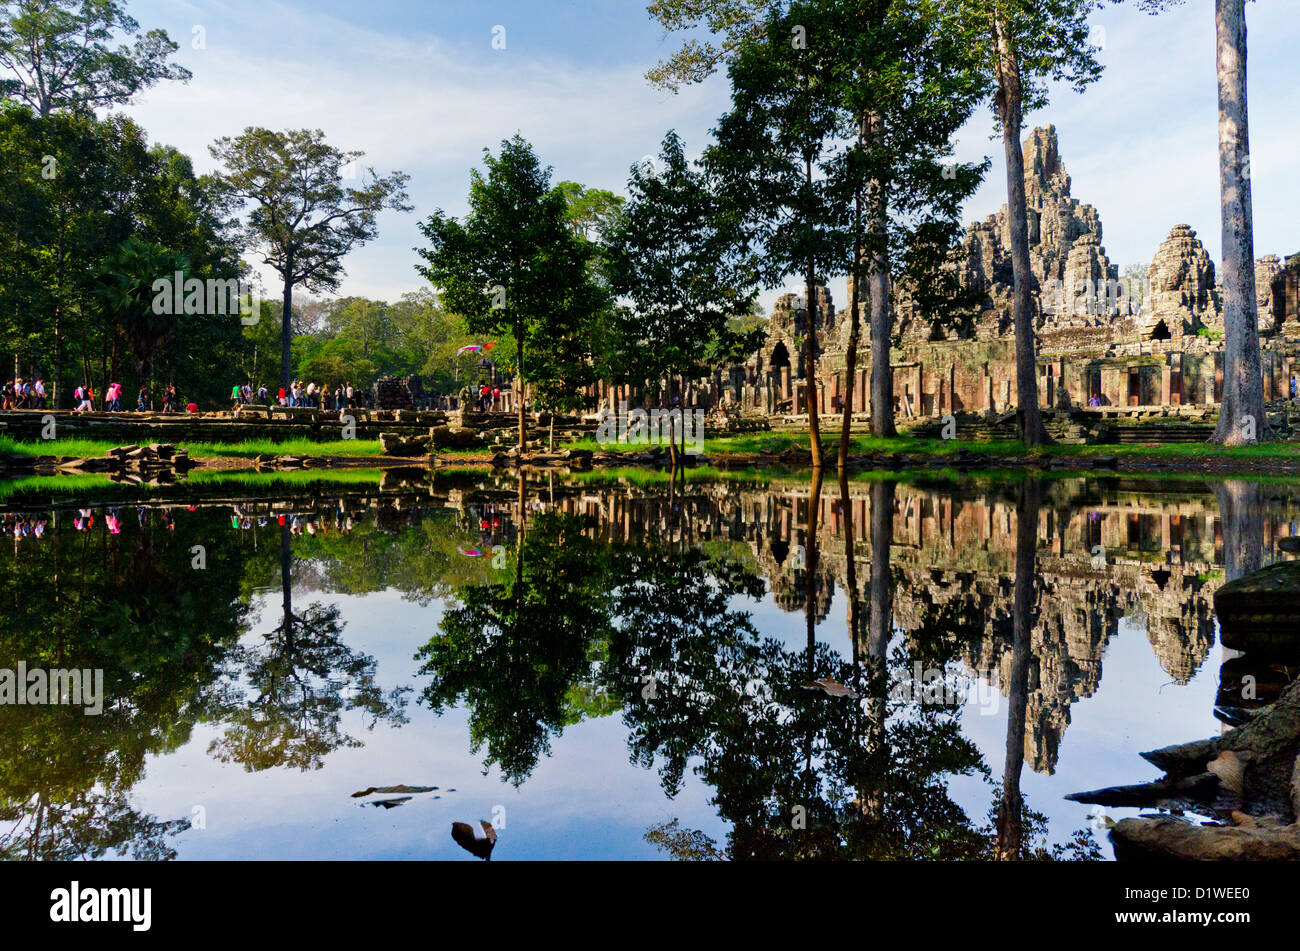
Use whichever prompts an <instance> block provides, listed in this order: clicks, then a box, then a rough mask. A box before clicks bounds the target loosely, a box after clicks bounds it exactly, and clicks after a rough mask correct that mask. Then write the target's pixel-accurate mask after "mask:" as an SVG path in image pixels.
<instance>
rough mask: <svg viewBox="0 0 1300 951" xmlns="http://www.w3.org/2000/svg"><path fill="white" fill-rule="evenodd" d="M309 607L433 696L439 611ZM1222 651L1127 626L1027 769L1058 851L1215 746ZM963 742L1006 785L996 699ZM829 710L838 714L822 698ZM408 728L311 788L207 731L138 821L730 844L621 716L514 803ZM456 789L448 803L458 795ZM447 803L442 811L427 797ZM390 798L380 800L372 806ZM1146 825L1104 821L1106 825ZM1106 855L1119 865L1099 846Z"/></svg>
mask: <svg viewBox="0 0 1300 951" xmlns="http://www.w3.org/2000/svg"><path fill="white" fill-rule="evenodd" d="M315 600H323V601H327V602H330V603H334V604H337V605H338V606H339V607H340V608H341V609H342V612H343V619H344V620H346V622H347V625H346V627H345V628H344V632H343V637H344V641H345V643H347V644H348V645H349V646H350V647H352V648H353V649H356V650H361V651H364V652H366V653H369V654H372V655H374V657H375V658H376V660H377V661H378V671H377V678H376V679H377V682H378V683H379V684H381V685H382V686H383V687H384V688H385V689H390V688H391V687H393V686H397V685H401V684H410V683H414V684H416V685H417V689H416V694H418V692H419V687H420V686H421V685H422V683H423V679H422V678H419V677H418V676H417V669H418V667H419V663H418V662H417V661H416V660H415V659H414V657H413V655H414V654H415V651H416V650H417V649H418V648H419V647H420V646H421V645H422V644H423V643H424V642H425V641H426V640H427V639H428V637H429V636H430V634H431V633H432V632H433V631H435V630H436V628H437V625H438V622H439V619H440V618H441V613H442V607H441V605H440V604H438V603H437V602H434V603H432V604H430V606H429V607H427V608H421V607H420V606H419V605H416V604H414V603H412V602H409V601H405V600H403V599H402V598H401V596H400V595H399V594H398V593H396V592H393V591H387V592H384V593H381V594H374V595H368V596H364V597H355V596H339V595H321V594H319V593H316V592H312V593H297V594H295V598H294V602H295V607H296V608H300V607H302V606H305V605H306V604H307V603H309V602H311V601H315ZM733 604H734V606H736V607H738V608H748V609H750V610H751V611H752V612H753V616H754V620H755V623H756V625H757V626H758V628H759V630H760V631H761V632H762V633H763V634H764V635H765V636H769V637H773V638H776V639H777V640H778V641H780V642H781V643H782V644H783V645H784V646H785V647H786V648H787V649H788V650H791V651H799V650H802V649H803V648H804V646H805V645H806V643H807V637H806V627H805V620H804V615H803V614H802V613H801V612H793V613H791V612H786V611H783V610H781V609H780V608H779V607H778V606H777V605H775V603H773V601H772V600H771V597H770V595H769V596H767V597H765V598H764V599H763V601H762V602H761V603H759V604H752V603H746V602H745V601H744V600H743V599H740V600H737V601H735V602H733ZM278 608H279V602H278V598H277V597H276V596H275V595H269V596H268V597H266V598H264V599H261V603H260V616H261V621H260V623H259V624H258V625H257V627H255V628H254V630H253V632H252V633H254V634H260V633H262V632H264V631H266V630H269V629H270V628H271V627H272V626H274V624H275V622H276V619H277V611H278ZM845 609H846V602H845V599H844V595H843V592H842V591H839V590H837V591H836V594H835V597H834V600H833V601H832V604H831V607H830V612H829V615H828V617H827V618H826V620H825V621H823V622H822V623H821V624H819V625H818V627H817V637H818V640H819V641H820V642H822V643H825V644H828V645H830V646H831V647H832V648H833V649H834V650H835V651H836V652H837V653H839V654H840V655H841V656H843V657H845V658H848V656H849V653H850V649H849V636H848V632H847V626H846V623H845ZM1220 654H1221V650H1220V648H1218V647H1217V646H1216V647H1215V648H1214V650H1213V652H1212V653H1211V656H1210V657H1209V658H1208V659H1207V661H1206V662H1205V663H1204V664H1203V665H1202V667H1201V669H1200V671H1199V672H1198V674H1197V675H1196V677H1195V678H1194V679H1193V680H1192V681H1191V683H1190V684H1188V685H1185V686H1179V685H1177V684H1174V683H1172V682H1170V679H1169V676H1168V674H1166V673H1165V672H1164V671H1163V670H1162V669H1161V668H1160V665H1159V663H1158V661H1157V659H1156V657H1155V654H1154V652H1153V651H1152V649H1151V645H1150V643H1149V642H1148V641H1147V638H1146V632H1145V631H1144V630H1142V629H1140V628H1138V627H1135V626H1134V624H1133V623H1131V621H1130V620H1129V619H1124V620H1122V621H1121V622H1120V624H1119V632H1118V634H1117V636H1115V637H1113V638H1111V640H1110V642H1109V644H1108V646H1107V648H1106V651H1105V655H1104V657H1103V673H1102V684H1101V687H1100V688H1099V690H1098V692H1097V693H1096V694H1095V695H1094V696H1092V697H1090V698H1087V699H1083V700H1080V701H1077V702H1075V703H1074V704H1072V705H1071V707H1070V723H1069V726H1068V728H1067V729H1066V731H1065V735H1064V738H1063V740H1062V742H1061V746H1060V755H1059V759H1058V762H1057V769H1056V773H1055V774H1054V775H1051V776H1048V775H1044V774H1038V773H1035V772H1034V771H1033V770H1032V768H1031V767H1030V765H1029V762H1026V765H1025V768H1024V771H1023V774H1022V780H1021V788H1022V790H1023V793H1024V796H1025V800H1026V803H1027V804H1028V805H1029V807H1031V808H1033V809H1035V810H1037V811H1039V812H1042V813H1044V814H1046V816H1047V817H1048V823H1049V825H1048V828H1049V834H1050V836H1051V839H1052V841H1053V842H1062V841H1065V840H1067V839H1068V838H1069V836H1070V835H1071V833H1072V832H1073V831H1074V830H1076V829H1080V828H1087V827H1088V826H1089V823H1090V812H1091V810H1092V808H1093V807H1091V806H1086V805H1082V804H1078V803H1071V802H1066V801H1065V800H1064V799H1063V798H1062V797H1063V796H1064V795H1065V794H1067V793H1070V792H1076V791H1079V790H1084V789H1096V788H1100V787H1103V786H1110V785H1117V784H1124V783H1132V782H1138V781H1141V780H1143V779H1154V778H1156V777H1157V775H1158V771H1157V770H1155V769H1154V767H1151V766H1148V765H1147V764H1146V763H1145V762H1144V761H1143V760H1141V759H1140V758H1139V757H1138V753H1139V752H1141V751H1143V750H1149V749H1154V748H1157V747H1160V746H1164V745H1167V744H1170V743H1177V742H1183V741H1186V740H1188V739H1192V738H1199V737H1202V736H1211V735H1213V734H1215V733H1217V732H1218V731H1219V728H1220V727H1219V724H1218V721H1216V720H1215V719H1214V717H1213V715H1212V709H1213V705H1214V696H1215V689H1216V686H1217V680H1218V671H1219V664H1220V661H1221V657H1220ZM968 698H969V699H968V702H967V705H966V709H965V711H964V713H963V729H964V732H965V734H966V735H967V736H968V737H969V738H970V739H971V740H972V741H974V742H975V743H976V744H977V745H978V747H979V749H980V751H981V752H982V753H983V755H984V759H985V762H986V763H987V764H988V766H989V768H990V769H991V770H992V772H993V774H994V775H995V776H996V777H1000V776H1001V770H1002V766H1003V759H1004V751H1005V745H1006V716H1007V703H1006V699H1005V698H1004V697H1002V696H1001V695H999V696H998V699H997V704H996V707H995V710H994V712H993V713H992V714H981V711H980V706H979V699H978V696H977V695H975V694H974V693H973V692H972V693H971V694H968ZM827 702H828V703H834V702H837V701H835V700H833V699H831V698H827ZM407 713H408V716H409V717H410V721H411V722H410V723H408V724H407V725H405V726H403V727H401V728H398V729H393V728H391V727H386V726H380V727H377V728H376V729H375V730H374V731H373V732H367V731H365V730H364V729H363V727H362V726H361V720H360V717H359V716H358V715H357V714H355V713H350V714H346V715H345V717H344V728H345V729H346V730H347V732H349V733H350V734H352V735H353V736H355V737H357V738H359V739H361V740H362V741H363V743H364V746H362V747H360V748H356V749H339V750H336V751H334V752H332V753H330V754H329V755H328V756H327V757H326V758H325V763H324V766H323V768H321V769H320V770H317V771H308V772H300V771H297V770H292V769H283V768H279V769H270V770H266V771H263V772H260V773H248V772H245V771H244V770H243V768H242V767H240V766H238V765H223V764H221V763H218V762H217V761H216V760H215V759H213V758H212V757H211V756H210V755H209V754H208V753H207V746H208V743H209V742H210V741H211V740H212V738H213V737H214V736H215V735H217V734H216V731H214V729H213V728H212V727H208V726H200V727H197V728H196V729H195V731H194V737H193V739H192V741H191V742H190V743H189V744H188V745H187V746H185V747H183V748H182V749H180V750H178V751H176V752H175V753H173V754H169V755H165V756H161V757H153V758H151V759H150V760H149V762H148V765H147V773H146V777H145V779H144V781H142V782H141V783H140V784H138V785H137V786H136V787H135V789H134V793H133V798H134V801H135V804H136V805H137V807H138V808H141V809H143V810H145V811H147V812H152V813H154V814H155V815H158V816H159V817H160V818H173V817H179V816H192V815H193V809H194V807H195V806H196V805H202V806H203V807H204V809H205V811H206V822H207V828H206V829H198V828H195V829H191V830H190V831H188V832H185V833H183V834H182V835H181V836H179V838H178V839H177V840H175V841H176V843H177V847H178V851H179V855H180V857H181V858H182V859H186V858H188V859H237V858H259V859H262V858H265V859H309V858H323V859H330V858H373V859H464V860H469V861H474V859H473V858H472V857H471V856H470V855H469V854H468V853H466V852H464V851H463V850H461V849H460V847H459V846H457V845H456V844H455V843H454V842H453V841H452V840H451V837H450V825H451V823H452V822H453V821H475V820H478V819H488V820H491V818H492V817H493V814H494V813H493V810H494V808H495V807H498V806H503V807H504V809H505V822H506V826H505V829H504V830H503V831H502V834H501V840H500V842H499V843H498V846H497V849H496V851H495V853H494V855H493V858H494V859H495V860H502V859H541V858H560V859H565V858H573V859H577V858H596V859H599V858H639V859H653V858H661V857H662V855H661V853H659V852H658V851H657V850H656V849H655V848H654V847H653V846H652V845H650V844H649V843H647V842H646V841H645V839H644V834H645V832H646V830H647V829H648V828H650V827H651V826H652V825H655V824H658V823H661V822H665V821H667V820H669V819H672V818H674V817H675V818H678V819H680V820H681V825H682V827H683V828H685V829H699V830H702V831H704V832H705V833H707V834H709V835H710V836H712V837H713V838H714V839H715V840H717V841H718V842H719V844H721V843H722V842H723V840H724V838H725V833H726V827H725V824H724V823H723V822H722V821H721V820H720V819H719V818H718V817H717V815H716V813H715V811H714V809H713V808H712V807H710V806H709V804H708V800H709V798H710V796H711V795H712V790H711V789H710V788H709V787H708V786H706V785H705V784H703V783H702V782H701V781H700V780H699V779H697V778H696V777H694V776H693V775H692V773H691V771H690V770H689V769H688V771H687V774H686V781H685V788H684V789H683V790H682V792H681V793H680V794H679V795H678V796H677V797H676V799H675V800H669V799H668V798H667V797H666V796H665V794H664V792H663V790H662V788H661V787H660V784H659V777H658V774H657V772H656V771H655V770H646V769H642V768H640V767H638V766H636V765H634V764H633V763H631V762H630V761H629V755H628V748H627V739H626V730H625V728H624V726H623V723H622V718H621V715H620V714H619V713H617V712H616V713H615V714H613V715H611V716H607V717H604V718H601V719H597V720H588V721H584V722H582V723H579V724H577V725H574V726H570V727H567V728H566V729H565V730H564V733H563V734H562V735H561V736H558V737H552V740H551V754H550V755H549V756H547V757H543V759H542V760H541V761H540V763H539V765H538V767H537V769H536V770H535V771H534V772H533V774H532V775H531V776H530V777H529V778H528V779H527V780H526V781H525V782H524V783H523V785H522V786H521V787H519V788H518V789H515V788H513V787H511V786H510V785H509V784H507V783H503V782H502V781H501V778H500V774H499V772H498V771H497V770H496V769H493V770H492V771H491V772H490V773H489V774H488V775H487V776H484V775H483V772H482V765H481V764H482V758H483V757H482V752H480V753H478V754H476V753H473V752H471V750H470V739H469V731H468V726H467V717H466V714H465V711H464V710H463V709H461V708H456V709H452V710H449V711H448V712H447V713H446V714H445V715H444V716H443V717H441V718H438V717H436V716H434V715H433V714H431V713H430V712H429V710H427V709H426V708H424V707H423V706H420V705H419V704H418V703H416V701H415V695H412V696H411V701H410V703H409V705H408V708H407ZM950 783H951V789H952V795H953V798H954V801H955V802H956V803H957V804H958V805H960V806H961V807H963V808H964V809H965V810H966V812H967V814H968V815H969V816H970V818H971V819H972V820H973V821H975V822H976V823H982V822H983V821H984V819H985V817H986V814H987V811H988V809H989V806H990V804H991V802H992V791H991V789H990V787H989V786H988V785H987V783H985V782H984V781H983V780H982V779H980V778H979V777H973V776H972V777H960V776H958V777H952V778H951V779H950ZM397 784H407V785H431V786H438V787H440V788H439V790H438V791H437V792H434V793H425V794H419V795H416V796H415V797H414V798H413V799H412V800H411V801H410V802H407V803H405V804H403V805H401V806H398V807H396V808H393V809H383V808H378V807H374V806H362V805H360V800H357V799H353V798H351V794H352V793H353V792H354V791H357V790H361V789H366V788H368V787H370V786H389V785H397ZM451 789H455V790H456V791H455V792H450V791H449V790H451ZM434 796H438V797H440V798H436V799H435V798H432V797H434ZM370 798H372V799H375V798H385V797H383V796H372V797H370ZM1135 812H1136V810H1117V809H1110V810H1108V814H1109V815H1111V816H1113V817H1117V818H1118V817H1121V816H1123V815H1129V814H1135ZM1098 838H1099V841H1100V842H1101V843H1102V846H1103V848H1104V850H1105V852H1106V854H1107V855H1108V856H1109V854H1110V847H1109V843H1108V841H1107V840H1106V837H1105V835H1104V833H1100V834H1099V836H1098Z"/></svg>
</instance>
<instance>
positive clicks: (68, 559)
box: [0, 516, 246, 860]
mask: <svg viewBox="0 0 1300 951" xmlns="http://www.w3.org/2000/svg"><path fill="white" fill-rule="evenodd" d="M123 521H124V523H125V528H124V530H123V531H122V533H121V534H120V535H110V534H109V533H107V532H106V531H104V530H103V529H102V528H99V527H96V528H95V529H93V530H91V531H87V532H78V533H74V532H72V531H71V530H70V526H68V525H67V523H66V520H64V524H63V525H62V526H60V527H58V528H56V529H54V530H52V531H51V532H50V533H49V534H48V535H47V536H46V538H45V539H44V540H43V541H42V542H41V543H40V544H38V545H33V546H30V547H25V548H24V550H23V552H22V555H21V557H15V558H12V559H9V560H7V561H6V564H5V567H4V570H3V571H0V614H2V615H3V617H4V619H5V621H4V624H3V625H0V658H4V660H3V661H0V666H5V667H7V668H13V667H14V666H15V665H16V664H17V662H18V661H19V660H25V661H26V662H27V664H28V665H29V667H37V666H39V667H43V668H46V669H60V668H62V669H73V668H75V669H78V670H91V671H93V670H96V669H98V670H102V671H103V692H104V696H103V703H104V706H103V712H102V713H101V714H100V715H98V716H87V715H86V714H85V713H83V708H81V707H71V706H55V705H49V706H11V705H5V706H0V824H3V825H0V858H4V859H16V858H28V859H47V860H51V859H75V858H99V857H104V856H107V855H110V854H119V855H124V856H129V857H131V858H135V859H168V858H172V857H174V856H175V851H174V849H173V848H172V846H171V844H170V842H169V839H170V838H171V837H172V836H174V835H176V834H177V833H179V832H181V831H183V830H184V829H186V828H188V827H189V821H188V820H187V819H174V820H170V821H168V820H159V819H157V818H155V817H153V816H149V815H146V814H143V813H140V812H138V811H137V810H135V809H134V808H133V807H132V806H131V804H130V794H131V789H132V787H133V786H134V785H135V784H136V783H138V782H139V781H140V780H141V779H142V778H143V775H144V764H145V760H146V757H148V756H149V755H151V754H152V755H157V754H160V753H165V752H169V751H171V750H175V749H178V748H179V747H181V746H183V745H185V743H187V742H188V741H189V738H190V732H191V730H192V728H193V726H194V724H195V723H196V722H198V721H199V720H200V719H202V718H203V717H204V716H205V714H206V711H207V709H208V705H209V701H210V693H211V690H212V684H213V682H214V680H215V679H216V668H217V666H218V665H219V663H220V659H221V657H222V656H223V655H224V652H225V651H226V650H227V649H228V647H229V646H230V645H231V644H232V643H233V642H234V639H235V638H236V636H237V632H238V630H239V629H240V627H241V626H242V624H243V623H244V618H245V616H246V608H245V606H244V605H243V603H242V602H241V601H240V600H239V584H240V575H241V572H242V567H243V562H242V559H241V558H240V557H239V556H238V555H237V554H236V555H233V556H230V557H226V558H221V559H212V560H211V562H210V563H209V567H208V569H207V570H206V571H205V572H204V573H203V575H202V583H197V578H196V575H195V573H194V571H193V569H192V568H191V567H190V554H189V550H190V547H191V546H192V545H195V544H201V543H205V542H206V541H207V540H208V539H210V537H211V536H212V534H213V532H212V529H213V528H214V527H215V525H216V524H217V520H216V519H208V518H204V517H201V516H196V517H194V518H192V519H187V520H185V521H184V522H183V523H182V524H180V525H178V526H177V527H176V528H175V529H174V530H171V531H168V530H165V529H163V528H162V527H161V526H159V525H158V524H157V523H155V522H152V521H150V520H148V519H147V518H143V519H141V521H140V524H139V527H138V528H137V527H136V525H135V524H133V523H134V522H135V519H124V520H123Z"/></svg>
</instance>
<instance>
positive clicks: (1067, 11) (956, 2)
mask: <svg viewBox="0 0 1300 951" xmlns="http://www.w3.org/2000/svg"><path fill="white" fill-rule="evenodd" d="M1094 6H1095V3H1094V2H1093V0H953V2H951V3H948V4H942V5H940V6H939V8H938V9H939V10H941V11H943V15H944V16H945V17H950V18H951V19H950V21H949V26H950V28H951V30H952V32H953V34H954V35H957V36H960V37H961V38H962V40H963V42H964V43H965V45H966V47H967V49H968V50H969V52H970V53H971V55H972V56H974V57H976V58H977V61H978V62H979V63H980V64H981V66H982V68H983V70H984V73H985V76H986V77H987V81H988V88H989V90H990V91H991V93H992V95H991V104H992V107H993V112H994V115H995V116H996V118H997V122H998V125H999V127H1000V128H1001V131H1002V145H1003V150H1004V151H1005V153H1006V162H1007V216H1008V223H1009V226H1010V231H1011V269H1012V274H1013V281H1014V290H1013V294H1012V321H1013V324H1014V327H1015V337H1016V403H1017V420H1018V424H1017V425H1018V428H1019V430H1020V438H1021V440H1022V441H1023V442H1024V443H1025V445H1028V446H1037V445H1043V444H1045V443H1047V442H1050V441H1051V440H1050V437H1049V436H1048V435H1047V430H1046V429H1045V428H1044V427H1043V418H1042V412H1041V411H1040V409H1039V405H1038V357H1037V339H1036V335H1035V331H1034V316H1035V315H1034V304H1033V290H1034V275H1033V272H1032V270H1031V269H1030V262H1029V218H1028V209H1027V205H1026V198H1025V156H1024V151H1023V149H1022V148H1021V144H1020V134H1021V131H1022V129H1023V125H1024V115H1025V113H1026V112H1029V111H1031V110H1033V109H1039V108H1042V107H1043V106H1045V105H1047V101H1048V81H1049V80H1050V81H1054V82H1064V83H1068V84H1069V85H1070V87H1071V88H1073V89H1074V90H1075V91H1076V92H1082V91H1083V89H1084V88H1085V87H1086V86H1087V85H1088V84H1089V83H1091V82H1093V81H1095V80H1096V79H1097V78H1098V77H1099V76H1100V75H1101V65H1100V64H1099V63H1098V62H1097V58H1096V53H1097V47H1095V46H1093V45H1092V44H1091V43H1089V42H1088V21H1087V17H1088V12H1089V10H1090V9H1091V8H1093V7H1094Z"/></svg>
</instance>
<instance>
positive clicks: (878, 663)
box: [851, 480, 896, 822]
mask: <svg viewBox="0 0 1300 951" xmlns="http://www.w3.org/2000/svg"><path fill="white" fill-rule="evenodd" d="M895 485H896V484H895V483H894V482H890V481H887V480H882V481H880V482H876V483H874V484H873V485H872V486H871V525H870V533H871V577H870V579H869V582H868V583H869V584H870V586H871V591H870V595H871V601H870V604H869V606H868V609H867V643H866V668H867V684H868V687H867V706H866V712H867V736H866V738H865V749H866V751H867V753H868V754H869V762H872V763H880V762H882V761H883V760H885V759H887V757H888V752H887V750H886V749H885V720H886V718H887V717H888V715H889V670H888V666H887V661H888V652H889V641H890V638H891V637H892V636H893V633H894V605H893V583H892V580H891V578H890V571H889V564H890V555H891V552H892V549H893V544H894V489H895ZM851 596H852V597H853V598H856V597H857V592H856V591H855V592H851ZM869 773H870V774H874V775H877V776H878V775H880V773H879V772H878V771H877V770H874V769H873V770H870V771H869ZM858 801H859V803H861V807H862V813H863V815H864V816H865V817H866V818H867V819H868V820H871V821H873V822H878V821H880V820H881V819H882V818H883V817H884V814H885V791H884V789H883V788H882V786H881V784H880V782H879V781H877V782H875V783H873V784H871V785H870V786H869V787H867V786H865V785H864V784H862V783H859V785H858Z"/></svg>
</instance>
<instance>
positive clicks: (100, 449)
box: [0, 436, 383, 459]
mask: <svg viewBox="0 0 1300 951" xmlns="http://www.w3.org/2000/svg"><path fill="white" fill-rule="evenodd" d="M122 445H126V443H123V442H117V441H114V440H110V439H51V440H49V441H45V440H28V441H19V440H16V439H13V438H12V437H9V436H0V453H13V454H15V455H23V456H82V457H102V456H103V455H104V454H105V453H106V452H108V450H110V449H114V448H116V447H117V446H122ZM180 445H182V446H184V447H185V448H186V449H188V450H189V451H190V456H191V457H192V458H195V459H211V458H236V459H239V458H252V457H253V456H257V455H261V454H262V453H267V454H269V455H276V456H282V455H292V456H348V457H354V458H365V457H369V456H382V455H383V449H382V448H381V447H380V444H379V440H378V439H338V440H334V441H331V442H312V441H311V440H310V439H287V440H285V441H284V442H276V441H275V440H273V439H245V440H241V441H239V442H226V443H214V442H184V443H180Z"/></svg>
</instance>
